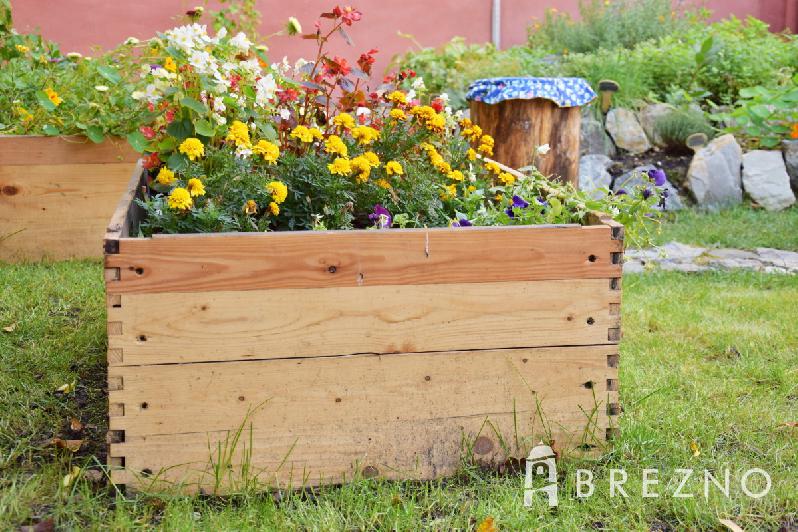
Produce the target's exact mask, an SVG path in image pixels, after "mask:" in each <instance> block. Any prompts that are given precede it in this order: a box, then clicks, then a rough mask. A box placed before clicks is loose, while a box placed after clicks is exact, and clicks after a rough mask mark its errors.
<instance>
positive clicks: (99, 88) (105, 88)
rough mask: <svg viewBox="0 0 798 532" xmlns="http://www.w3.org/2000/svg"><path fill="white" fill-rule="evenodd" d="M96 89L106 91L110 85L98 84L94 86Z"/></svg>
mask: <svg viewBox="0 0 798 532" xmlns="http://www.w3.org/2000/svg"><path fill="white" fill-rule="evenodd" d="M94 90H96V91H100V92H106V91H107V90H108V85H97V86H96V87H94Z"/></svg>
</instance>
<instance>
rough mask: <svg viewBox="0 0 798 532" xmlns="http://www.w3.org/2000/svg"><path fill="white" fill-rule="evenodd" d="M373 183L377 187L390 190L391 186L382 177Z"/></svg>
mask: <svg viewBox="0 0 798 532" xmlns="http://www.w3.org/2000/svg"><path fill="white" fill-rule="evenodd" d="M375 183H377V186H378V187H381V188H384V189H385V190H391V189H392V188H393V187H392V186H391V184H390V183H389V182H388V180H387V179H384V178H382V177H381V178H379V179H378V180H376V181H375Z"/></svg>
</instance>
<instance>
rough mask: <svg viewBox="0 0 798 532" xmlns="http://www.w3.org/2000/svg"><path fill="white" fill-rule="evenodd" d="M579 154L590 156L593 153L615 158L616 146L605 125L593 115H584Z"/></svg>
mask: <svg viewBox="0 0 798 532" xmlns="http://www.w3.org/2000/svg"><path fill="white" fill-rule="evenodd" d="M579 153H580V154H582V155H589V154H593V153H597V154H601V155H606V156H608V157H614V156H615V144H613V143H612V139H611V138H610V136H609V135H607V132H606V131H605V130H604V124H602V123H601V121H600V120H597V119H596V118H595V117H594V116H593V115H592V114H585V115H582V125H581V126H580V131H579Z"/></svg>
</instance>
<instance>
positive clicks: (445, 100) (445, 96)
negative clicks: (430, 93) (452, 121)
mask: <svg viewBox="0 0 798 532" xmlns="http://www.w3.org/2000/svg"><path fill="white" fill-rule="evenodd" d="M438 99H439V100H440V101H442V102H443V104H444V105H446V104H447V103H449V95H448V94H446V93H445V92H442V93H440V95H439V96H438Z"/></svg>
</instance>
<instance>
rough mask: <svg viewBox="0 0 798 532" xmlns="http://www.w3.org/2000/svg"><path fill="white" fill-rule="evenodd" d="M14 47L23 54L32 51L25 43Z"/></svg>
mask: <svg viewBox="0 0 798 532" xmlns="http://www.w3.org/2000/svg"><path fill="white" fill-rule="evenodd" d="M14 48H16V49H17V52H19V53H21V54H27V53H28V52H30V48H28V47H27V46H25V45H23V44H18V45H16V46H15V47H14Z"/></svg>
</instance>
